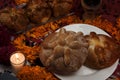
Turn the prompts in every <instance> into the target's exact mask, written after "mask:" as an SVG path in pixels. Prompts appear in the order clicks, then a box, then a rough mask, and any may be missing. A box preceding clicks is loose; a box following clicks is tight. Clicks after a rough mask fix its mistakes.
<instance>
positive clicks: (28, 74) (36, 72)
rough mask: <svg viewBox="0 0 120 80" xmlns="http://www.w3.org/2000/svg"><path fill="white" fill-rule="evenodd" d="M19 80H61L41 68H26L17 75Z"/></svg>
mask: <svg viewBox="0 0 120 80" xmlns="http://www.w3.org/2000/svg"><path fill="white" fill-rule="evenodd" d="M17 77H18V79H19V80H60V79H58V78H57V77H55V76H54V75H53V74H52V73H50V72H48V71H47V70H46V69H45V68H42V67H39V66H33V67H31V66H24V67H23V68H22V69H21V71H19V72H18V73H17Z"/></svg>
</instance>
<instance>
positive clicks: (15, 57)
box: [10, 51, 25, 73]
mask: <svg viewBox="0 0 120 80" xmlns="http://www.w3.org/2000/svg"><path fill="white" fill-rule="evenodd" d="M10 62H11V66H12V68H13V71H14V73H17V72H18V71H19V70H20V69H21V68H22V67H23V66H24V64H25V56H24V55H23V53H21V52H19V51H17V52H15V53H13V54H12V55H11V57H10Z"/></svg>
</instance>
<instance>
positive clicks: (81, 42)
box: [39, 28, 88, 75]
mask: <svg viewBox="0 0 120 80" xmlns="http://www.w3.org/2000/svg"><path fill="white" fill-rule="evenodd" d="M87 48H88V43H87V42H86V40H85V38H84V36H83V33H82V32H78V33H76V32H73V31H66V30H65V29H64V28H62V29H60V31H59V32H55V33H53V34H51V35H49V36H48V37H47V38H46V39H45V40H44V41H43V43H42V44H41V51H40V55H39V57H40V60H41V62H42V63H43V65H44V66H46V67H47V68H48V70H50V71H52V72H55V73H58V74H62V75H67V74H71V73H72V72H75V71H77V70H78V69H79V68H80V67H81V65H83V63H84V62H85V59H86V57H87V55H88V49H87Z"/></svg>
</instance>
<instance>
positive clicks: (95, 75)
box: [55, 24, 119, 80]
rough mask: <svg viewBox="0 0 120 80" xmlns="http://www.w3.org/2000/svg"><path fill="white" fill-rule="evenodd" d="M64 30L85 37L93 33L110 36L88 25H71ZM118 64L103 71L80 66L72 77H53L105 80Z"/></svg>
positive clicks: (77, 79) (62, 79)
mask: <svg viewBox="0 0 120 80" xmlns="http://www.w3.org/2000/svg"><path fill="white" fill-rule="evenodd" d="M64 28H65V29H66V30H68V31H69V30H70V31H75V32H79V31H81V32H83V33H84V34H85V35H86V34H89V33H90V32H92V31H94V32H96V33H97V34H105V35H108V36H110V35H109V34H108V33H106V32H105V31H104V30H102V29H100V28H97V27H96V26H92V25H88V24H71V25H67V26H64ZM57 31H59V30H57ZM118 62H119V60H117V61H116V62H115V63H114V64H113V65H112V66H110V67H108V68H105V69H101V70H94V69H91V68H88V67H85V66H82V67H81V68H80V69H79V70H78V71H77V72H75V73H74V74H72V75H69V76H61V75H57V74H55V75H56V76H57V77H58V78H60V79H61V80H105V79H107V78H108V77H109V76H111V75H112V73H113V72H114V71H115V69H116V68H117V65H118Z"/></svg>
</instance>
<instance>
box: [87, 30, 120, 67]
mask: <svg viewBox="0 0 120 80" xmlns="http://www.w3.org/2000/svg"><path fill="white" fill-rule="evenodd" d="M86 39H87V41H88V43H89V48H88V50H89V54H88V57H87V59H86V61H85V65H86V66H87V67H90V68H94V69H103V68H106V67H109V66H111V65H113V64H114V63H115V61H116V60H117V59H118V58H119V55H120V46H119V45H118V44H117V43H116V41H115V40H114V39H112V38H111V37H109V36H106V35H103V34H96V33H95V32H91V33H90V35H87V36H86Z"/></svg>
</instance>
